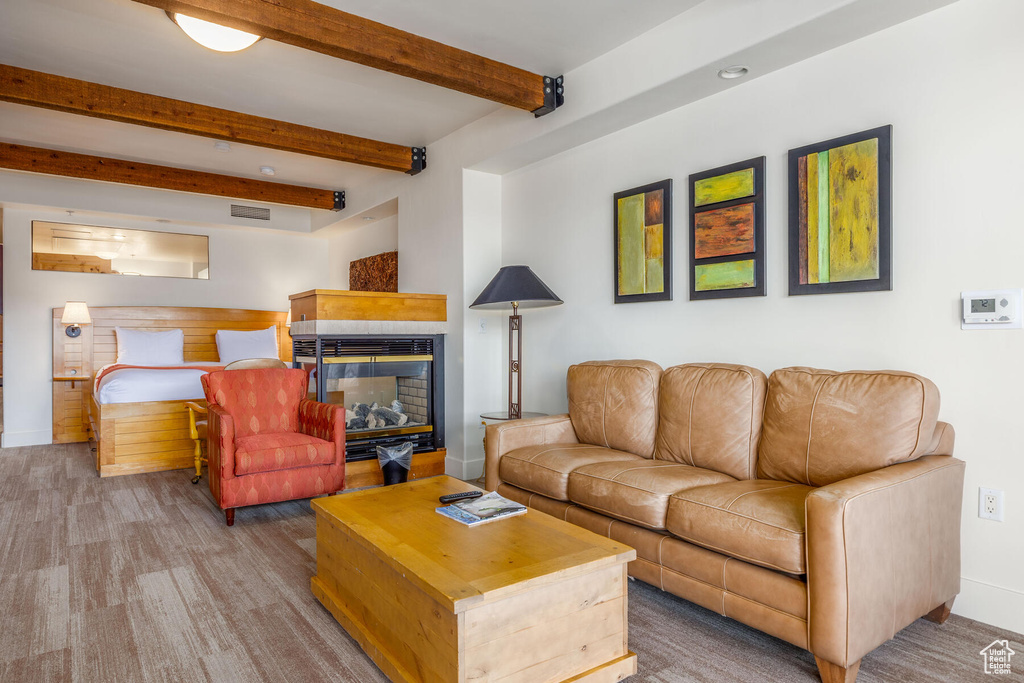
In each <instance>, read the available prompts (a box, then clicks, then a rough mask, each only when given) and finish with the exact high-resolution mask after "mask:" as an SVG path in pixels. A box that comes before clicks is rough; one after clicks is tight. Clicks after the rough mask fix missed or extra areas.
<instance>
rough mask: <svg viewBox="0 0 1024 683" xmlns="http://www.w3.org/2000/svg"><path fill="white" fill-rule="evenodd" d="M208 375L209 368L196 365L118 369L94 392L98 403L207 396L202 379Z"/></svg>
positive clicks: (103, 380) (101, 369) (100, 382)
mask: <svg viewBox="0 0 1024 683" xmlns="http://www.w3.org/2000/svg"><path fill="white" fill-rule="evenodd" d="M186 365H188V364H186ZM201 365H204V366H206V365H211V366H212V365H214V364H213V363H202V364H201ZM107 367H110V366H104V367H103V368H100V372H97V373H96V376H97V377H99V376H100V373H102V372H103V370H104V369H105V368H107ZM221 367H222V366H221ZM205 374H206V371H204V370H197V369H194V368H181V369H176V368H118V369H117V370H113V371H111V372H108V373H107V374H105V375H103V377H100V380H99V382H98V384H97V386H96V387H94V393H93V395H94V396H96V402H97V403H104V404H105V403H135V402H138V401H190V400H195V399H199V398H205V395H204V394H203V385H202V383H201V382H200V380H199V378H200V377H202V376H203V375H205Z"/></svg>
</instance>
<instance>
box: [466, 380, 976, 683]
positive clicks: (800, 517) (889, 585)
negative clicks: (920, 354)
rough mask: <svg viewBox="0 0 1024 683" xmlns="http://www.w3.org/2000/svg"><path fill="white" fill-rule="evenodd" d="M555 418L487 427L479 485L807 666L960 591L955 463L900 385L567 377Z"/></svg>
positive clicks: (850, 650) (925, 398)
mask: <svg viewBox="0 0 1024 683" xmlns="http://www.w3.org/2000/svg"><path fill="white" fill-rule="evenodd" d="M567 389H568V398H569V413H568V414H567V415H557V416H554V417H543V418H537V419H530V420H518V421H514V422H507V423H503V424H497V425H490V426H488V427H487V436H486V446H487V449H486V450H487V461H486V486H487V489H488V490H495V489H496V490H497V491H499V492H500V493H501V494H502V495H504V496H506V497H508V498H512V499H514V500H517V501H520V502H522V503H523V504H525V505H528V506H530V507H532V508H535V509H537V510H541V511H543V512H546V513H548V514H551V515H555V516H557V517H561V518H563V519H565V520H567V521H569V522H572V523H575V524H577V525H579V526H582V527H585V528H587V529H590V530H591V531H594V532H596V533H599V534H602V535H605V536H608V537H610V538H613V539H615V540H618V541H620V542H623V543H626V544H628V545H631V546H633V547H634V548H636V550H637V559H636V560H635V561H634V562H632V563H630V567H629V572H630V574H631V575H632V576H634V577H636V578H637V579H641V580H643V581H645V582H647V583H650V584H652V585H654V586H658V587H659V588H661V589H662V590H665V591H669V592H671V593H674V594H675V595H678V596H680V597H683V598H685V599H687V600H690V601H692V602H695V603H697V604H699V605H702V606H703V607H706V608H708V609H711V610H714V611H716V612H718V613H720V614H723V615H725V616H728V617H731V618H733V619H736V620H738V621H741V622H743V623H744V624H747V625H749V626H753V627H754V628H757V629H760V630H762V631H764V632H765V633H769V634H771V635H773V636H776V637H778V638H781V639H783V640H785V641H788V642H790V643H793V644H794V645H797V646H799V647H802V648H805V649H807V650H810V651H811V653H813V654H814V657H815V660H816V662H817V664H818V669H819V672H820V674H821V677H822V679H823V680H824V681H826V683H830V682H831V681H853V680H854V679H855V678H856V676H857V670H858V668H859V666H860V660H861V658H862V657H863V656H864V655H866V654H867V653H869V652H871V651H872V650H873V649H874V648H876V647H878V646H879V645H880V644H882V643H884V642H885V641H886V640H888V639H890V638H892V637H893V636H894V635H895V634H896V633H897V632H898V631H899V630H900V629H902V628H903V627H905V626H907V625H908V624H910V623H911V622H913V621H914V620H916V619H918V618H919V617H921V616H927V617H929V618H931V619H932V620H934V621H939V622H940V623H941V622H942V621H944V620H945V618H946V617H948V615H949V609H950V607H951V606H952V604H953V599H954V598H955V597H956V595H957V593H958V592H959V591H960V508H961V501H962V497H963V479H964V463H963V462H962V461H960V460H957V459H955V458H953V457H952V453H953V429H952V427H951V426H950V425H948V424H946V423H943V422H938V421H937V418H938V412H939V392H938V390H937V389H936V387H935V385H934V384H932V382H930V381H929V380H927V379H925V378H923V377H919V376H917V375H913V374H910V373H905V372H893V371H882V372H843V373H839V372H831V371H828V370H815V369H812V368H785V369H782V370H776V371H775V372H773V373H772V375H771V378H770V379H766V378H765V376H764V373H762V372H761V371H760V370H757V369H756V368H751V367H746V366H743V365H725V364H687V365H680V366H676V367H672V368H669V369H668V370H665V371H662V369H661V367H659V366H658V365H657V364H655V363H651V362H649V361H642V360H635V361H605V362H589V363H583V364H580V365H574V366H572V367H571V368H569V372H568V378H567Z"/></svg>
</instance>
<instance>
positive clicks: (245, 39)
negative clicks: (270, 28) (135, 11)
mask: <svg viewBox="0 0 1024 683" xmlns="http://www.w3.org/2000/svg"><path fill="white" fill-rule="evenodd" d="M167 15H168V16H169V17H170V18H171V21H173V22H174V23H175V24H177V25H178V26H180V27H181V30H182V31H184V32H185V34H186V35H187V36H188V37H189V38H191V39H192V40H194V41H196V42H197V43H199V44H200V45H202V46H203V47H208V48H210V49H211V50H216V51H217V52H238V51H239V50H244V49H245V48H247V47H249V46H250V45H252V44H253V43H255V42H256V41H258V40H260V38H261V36H257V35H255V34H253V33H246V32H245V31H239V30H238V29H234V28H228V27H227V26H221V25H220V24H214V23H213V22H209V21H203V20H202V19H196V18H195V17H190V16H188V15H187V14H179V13H177V12H173V13H172V12H168V13H167Z"/></svg>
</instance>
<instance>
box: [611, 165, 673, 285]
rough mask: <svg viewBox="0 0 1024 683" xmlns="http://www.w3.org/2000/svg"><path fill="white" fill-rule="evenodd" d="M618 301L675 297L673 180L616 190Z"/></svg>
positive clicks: (616, 283) (616, 279)
mask: <svg viewBox="0 0 1024 683" xmlns="http://www.w3.org/2000/svg"><path fill="white" fill-rule="evenodd" d="M614 248H615V303H617V304H624V303H631V302H636V301H671V300H672V180H671V179H668V180H662V181H660V182H657V183H651V184H650V185H644V186H643V187H634V188H633V189H632V190H625V191H623V192H616V193H615V244H614Z"/></svg>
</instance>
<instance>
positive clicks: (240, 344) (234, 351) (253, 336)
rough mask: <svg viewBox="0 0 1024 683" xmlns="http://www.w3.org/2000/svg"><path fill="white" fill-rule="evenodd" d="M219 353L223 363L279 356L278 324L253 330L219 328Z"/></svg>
mask: <svg viewBox="0 0 1024 683" xmlns="http://www.w3.org/2000/svg"><path fill="white" fill-rule="evenodd" d="M217 354H218V355H219V356H220V362H221V365H227V364H228V363H234V362H235V361H236V360H244V359H246V358H277V357H278V352H277V326H276V325H271V326H270V327H268V328H267V329H265V330H255V331H253V332H243V331H240V330H217Z"/></svg>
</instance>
